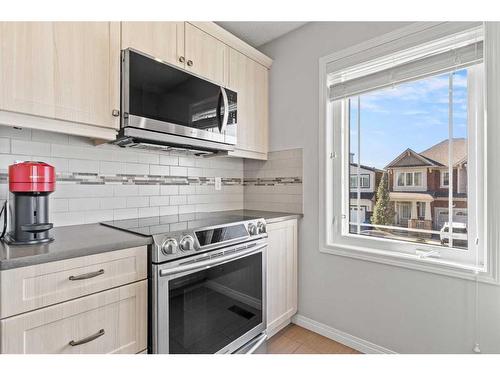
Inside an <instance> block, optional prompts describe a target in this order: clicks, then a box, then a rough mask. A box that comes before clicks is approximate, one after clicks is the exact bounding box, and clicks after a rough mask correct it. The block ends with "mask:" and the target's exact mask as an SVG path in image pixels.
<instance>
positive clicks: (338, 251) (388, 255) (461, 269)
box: [320, 245, 500, 285]
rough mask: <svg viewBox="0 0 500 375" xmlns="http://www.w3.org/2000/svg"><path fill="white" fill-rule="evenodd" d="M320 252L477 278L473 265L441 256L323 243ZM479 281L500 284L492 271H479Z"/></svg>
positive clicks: (439, 273)
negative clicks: (423, 255) (447, 259)
mask: <svg viewBox="0 0 500 375" xmlns="http://www.w3.org/2000/svg"><path fill="white" fill-rule="evenodd" d="M320 252H322V253H325V254H331V255H337V256H344V257H348V258H353V259H358V260H363V261H367V262H375V263H381V264H386V265H390V266H395V267H403V268H407V269H412V270H416V271H423V272H430V273H434V274H438V275H443V276H449V277H456V278H460V279H465V280H476V274H475V271H474V269H473V268H472V267H470V268H468V267H466V266H464V265H461V264H457V263H451V262H449V261H443V260H442V259H439V258H431V257H428V258H424V259H421V258H419V257H418V256H416V255H411V254H404V253H398V254H395V253H394V252H391V251H382V250H376V249H372V248H365V247H360V246H348V245H323V246H321V247H320ZM478 281H480V282H482V283H486V284H493V285H500V280H499V279H498V277H495V275H493V274H492V272H491V271H486V272H479V276H478Z"/></svg>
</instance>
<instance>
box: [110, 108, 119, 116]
mask: <svg viewBox="0 0 500 375" xmlns="http://www.w3.org/2000/svg"><path fill="white" fill-rule="evenodd" d="M111 114H112V115H113V116H114V117H118V116H120V111H119V110H117V109H113V110H112V111H111Z"/></svg>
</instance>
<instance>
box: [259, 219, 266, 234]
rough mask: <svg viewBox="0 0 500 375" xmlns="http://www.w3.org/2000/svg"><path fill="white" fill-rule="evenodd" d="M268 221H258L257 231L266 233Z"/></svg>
mask: <svg viewBox="0 0 500 375" xmlns="http://www.w3.org/2000/svg"><path fill="white" fill-rule="evenodd" d="M266 230H267V229H266V223H264V222H263V221H259V222H258V223H257V232H259V234H263V233H266Z"/></svg>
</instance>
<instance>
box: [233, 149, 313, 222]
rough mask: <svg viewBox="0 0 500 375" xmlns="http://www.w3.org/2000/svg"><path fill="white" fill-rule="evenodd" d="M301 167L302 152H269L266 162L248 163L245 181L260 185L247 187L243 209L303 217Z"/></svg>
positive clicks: (247, 161)
mask: <svg viewBox="0 0 500 375" xmlns="http://www.w3.org/2000/svg"><path fill="white" fill-rule="evenodd" d="M302 164H303V163H302V149H293V150H284V151H276V152H270V153H269V154H268V160H267V161H260V160H245V161H244V165H245V167H244V169H245V178H246V179H257V183H252V184H249V183H247V184H246V185H245V187H244V194H243V196H244V207H245V208H247V209H252V210H269V211H282V212H296V213H302V212H303V202H302V201H303V198H302V168H303V165H302ZM296 179H297V181H296ZM290 181H293V183H290Z"/></svg>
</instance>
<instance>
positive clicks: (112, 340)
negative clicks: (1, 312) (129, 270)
mask: <svg viewBox="0 0 500 375" xmlns="http://www.w3.org/2000/svg"><path fill="white" fill-rule="evenodd" d="M147 294H148V293H147V280H143V281H139V282H137V283H133V284H129V285H125V286H122V287H119V288H115V289H111V290H107V291H105V292H101V293H96V294H92V295H90V296H87V297H82V298H78V299H76V300H73V301H69V302H64V303H61V304H58V305H54V306H50V307H46V308H43V309H40V310H36V311H32V312H29V313H26V314H22V315H18V316H15V317H12V318H8V319H4V320H2V321H0V328H1V329H0V332H1V342H0V349H1V353H2V354H4V353H5V354H9V353H10V354H58V353H61V354H104V353H128V354H132V353H138V352H140V351H143V350H144V349H145V348H146V346H147Z"/></svg>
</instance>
